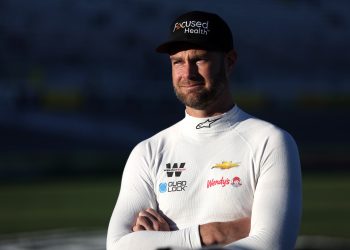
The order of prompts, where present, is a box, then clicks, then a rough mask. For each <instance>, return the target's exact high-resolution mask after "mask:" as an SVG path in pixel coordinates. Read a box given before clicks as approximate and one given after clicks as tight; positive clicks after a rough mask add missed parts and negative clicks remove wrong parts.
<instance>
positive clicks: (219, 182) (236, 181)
mask: <svg viewBox="0 0 350 250" xmlns="http://www.w3.org/2000/svg"><path fill="white" fill-rule="evenodd" d="M241 185H242V182H241V178H239V177H238V176H235V177H234V178H233V179H229V178H226V177H221V179H214V178H213V179H211V180H207V188H212V187H215V186H219V187H222V188H224V187H227V186H233V187H240V186H241Z"/></svg>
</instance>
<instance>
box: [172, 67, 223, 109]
mask: <svg viewBox="0 0 350 250" xmlns="http://www.w3.org/2000/svg"><path fill="white" fill-rule="evenodd" d="M212 82H213V84H212V86H211V87H210V88H209V89H208V88H204V87H203V88H202V89H200V90H196V91H191V92H189V93H184V92H181V90H180V89H177V88H176V87H174V91H175V95H176V97H177V98H178V99H179V100H180V101H181V102H182V103H183V104H184V105H185V106H187V107H190V108H193V109H197V110H205V109H207V108H208V107H209V106H210V105H211V104H212V103H214V102H215V101H217V100H218V99H219V98H220V97H221V96H222V93H223V92H224V91H226V89H227V88H226V84H227V79H226V77H225V73H224V72H223V71H220V72H218V74H216V75H215V76H214V77H213V79H212Z"/></svg>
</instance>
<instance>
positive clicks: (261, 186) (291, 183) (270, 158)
mask: <svg viewBox="0 0 350 250" xmlns="http://www.w3.org/2000/svg"><path fill="white" fill-rule="evenodd" d="M261 152H262V153H261V154H260V156H259V157H257V161H258V162H256V163H257V164H258V165H259V166H260V167H259V171H260V174H259V177H258V179H257V185H256V190H255V194H254V202H253V208H252V216H251V231H250V234H249V236H248V237H246V238H244V239H241V240H239V241H236V242H234V243H232V244H230V245H228V246H226V247H225V248H227V249H244V250H248V249H249V250H250V249H281V250H282V249H283V250H286V249H287V250H288V249H294V245H295V242H296V238H297V235H298V232H299V226H300V220H301V210H302V209H301V208H302V188H301V171H300V161H299V153H298V149H297V146H296V144H295V142H294V140H293V138H292V137H291V136H290V135H289V134H288V133H286V132H283V131H281V132H280V133H277V135H276V136H273V137H272V138H269V139H268V140H266V143H265V146H264V148H263V150H261Z"/></svg>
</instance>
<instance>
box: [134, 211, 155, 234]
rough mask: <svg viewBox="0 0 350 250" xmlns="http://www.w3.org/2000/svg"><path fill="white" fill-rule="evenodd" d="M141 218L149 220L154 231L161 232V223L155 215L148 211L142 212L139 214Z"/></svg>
mask: <svg viewBox="0 0 350 250" xmlns="http://www.w3.org/2000/svg"><path fill="white" fill-rule="evenodd" d="M139 217H143V218H144V219H145V220H148V222H149V223H150V224H151V225H152V230H156V231H159V228H160V225H159V221H158V219H157V217H155V216H153V214H151V213H149V212H147V211H141V212H140V213H139ZM146 229H147V228H146Z"/></svg>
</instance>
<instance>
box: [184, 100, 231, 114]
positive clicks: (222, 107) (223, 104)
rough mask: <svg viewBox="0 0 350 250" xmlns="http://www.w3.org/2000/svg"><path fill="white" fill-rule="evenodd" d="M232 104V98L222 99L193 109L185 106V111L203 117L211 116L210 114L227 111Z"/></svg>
mask: <svg viewBox="0 0 350 250" xmlns="http://www.w3.org/2000/svg"><path fill="white" fill-rule="evenodd" d="M234 106H235V104H234V101H233V99H232V98H230V99H226V100H223V101H219V102H217V103H213V104H212V105H210V106H208V107H207V108H205V109H194V108H191V107H188V106H186V112H187V114H189V115H190V116H193V117H197V118H205V117H212V116H217V115H221V114H223V113H226V112H227V111H229V110H230V109H232V108H233V107H234Z"/></svg>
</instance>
